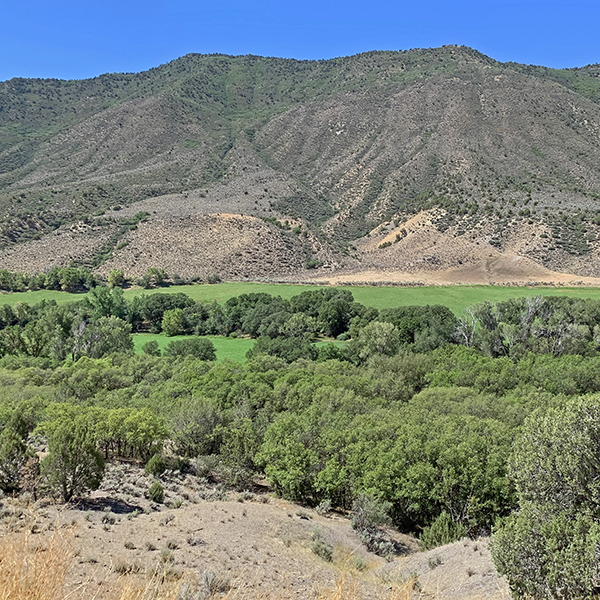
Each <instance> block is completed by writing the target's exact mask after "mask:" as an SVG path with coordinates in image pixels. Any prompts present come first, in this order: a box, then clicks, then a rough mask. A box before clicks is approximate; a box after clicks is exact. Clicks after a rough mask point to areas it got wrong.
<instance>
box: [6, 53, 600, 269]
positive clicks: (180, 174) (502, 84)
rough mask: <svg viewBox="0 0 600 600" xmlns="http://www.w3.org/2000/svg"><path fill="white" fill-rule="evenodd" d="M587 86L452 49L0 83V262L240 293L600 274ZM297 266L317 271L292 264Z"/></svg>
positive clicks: (589, 73)
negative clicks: (70, 267)
mask: <svg viewBox="0 0 600 600" xmlns="http://www.w3.org/2000/svg"><path fill="white" fill-rule="evenodd" d="M598 72H599V70H598V66H597V65H595V66H588V67H584V68H581V69H567V70H554V69H548V68H544V67H533V66H526V65H519V64H515V63H499V62H497V61H494V60H493V59H491V58H488V57H486V56H484V55H482V54H480V53H478V52H476V51H474V50H471V49H469V48H465V47H455V46H446V47H442V48H436V49H424V50H423V49H422V50H410V51H405V52H370V53H366V54H361V55H356V56H352V57H345V58H339V59H333V60H327V61H297V60H291V59H277V58H263V57H256V56H237V57H233V56H222V55H187V56H184V57H182V58H180V59H178V60H175V61H173V62H171V63H168V64H166V65H162V66H160V67H157V68H155V69H151V70H150V71H147V72H143V73H138V74H112V75H102V76H100V77H97V78H95V79H90V80H81V81H59V80H25V79H12V80H10V81H6V82H0V246H1V250H0V260H2V262H3V263H4V264H5V265H6V266H7V268H11V269H24V270H39V269H44V268H47V267H48V266H50V265H51V264H57V263H58V264H69V263H74V264H86V265H89V266H92V267H94V268H100V269H101V270H103V271H107V270H109V269H110V268H114V267H120V268H124V269H125V270H126V271H127V272H128V273H130V274H131V275H139V274H141V273H143V272H144V271H145V270H146V269H147V268H148V267H149V266H161V267H165V268H166V269H167V270H168V271H169V272H171V273H178V274H181V275H186V276H200V277H204V276H206V274H207V273H211V272H215V271H220V273H221V274H222V276H223V277H226V278H250V279H260V278H271V279H276V278H289V279H302V278H306V277H307V276H309V275H310V276H313V277H314V276H316V277H320V278H325V279H332V277H338V276H341V277H346V278H355V279H359V280H360V279H361V278H363V279H364V278H365V277H367V276H366V275H365V273H366V272H369V275H368V279H371V280H374V279H377V275H378V274H379V275H380V277H379V279H390V278H392V279H402V274H405V275H406V278H408V279H411V278H412V279H419V280H427V279H431V278H433V279H436V278H437V279H438V280H440V279H444V277H447V278H449V279H450V280H461V278H462V277H463V275H461V273H463V272H465V273H466V274H465V275H464V277H466V278H467V280H470V279H473V275H472V273H479V275H477V281H504V280H506V281H514V280H518V281H529V280H535V281H558V280H561V281H562V280H568V281H571V280H580V279H581V278H582V277H600V261H598V260H596V259H597V258H600V243H599V241H598V240H599V239H600V170H599V169H598V164H600V77H599V76H598ZM142 212H145V213H148V214H147V215H146V220H145V221H144V222H143V223H140V224H137V223H131V222H129V221H128V220H131V218H132V217H133V216H134V215H136V214H139V213H142ZM261 219H262V220H261ZM415 219H416V221H417V222H419V223H423V225H422V226H419V227H420V229H419V228H417V229H415V227H413V225H414V223H415ZM285 221H287V222H288V224H287V225H286V224H285ZM424 223H427V226H425V225H424ZM234 224H235V225H234ZM232 228H233V229H235V231H237V232H238V233H237V234H236V235H234V234H233V229H232ZM211 232H213V233H211ZM221 232H225V233H223V236H224V237H221ZM227 232H229V233H227ZM215 233H216V235H215ZM232 236H233V237H232ZM381 246H383V247H381ZM265 247H266V248H269V249H270V253H269V254H268V255H267V259H266V260H264V257H263V249H264V248H265ZM194 248H196V249H199V248H202V250H201V251H200V250H198V251H196V250H194ZM309 258H315V259H317V260H319V261H320V262H321V263H322V264H323V267H322V268H321V269H318V270H316V271H310V272H309V271H306V269H305V268H304V264H305V262H306V260H307V259H309ZM515 261H516V263H518V265H519V266H518V268H516V270H515V269H514V268H513V267H511V266H510V265H514V264H515ZM495 265H496V266H495ZM498 265H499V266H498ZM506 265H509V267H507V266H506ZM469 273H471V275H469ZM456 274H458V275H456ZM564 274H572V275H573V277H574V279H573V277H571V278H569V276H568V275H564ZM469 278H470V279H469Z"/></svg>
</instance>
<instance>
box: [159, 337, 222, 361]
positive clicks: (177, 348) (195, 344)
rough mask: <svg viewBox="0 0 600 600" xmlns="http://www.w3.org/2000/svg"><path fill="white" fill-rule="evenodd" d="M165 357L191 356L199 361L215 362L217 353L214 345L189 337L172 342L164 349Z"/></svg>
mask: <svg viewBox="0 0 600 600" xmlns="http://www.w3.org/2000/svg"><path fill="white" fill-rule="evenodd" d="M165 355H166V356H174V357H177V356H193V357H194V358H198V359H200V360H215V359H216V358H217V353H216V350H215V345H214V344H213V343H212V342H211V341H210V340H209V339H208V338H202V337H190V338H187V339H183V340H173V341H171V342H169V344H168V345H167V347H166V348H165Z"/></svg>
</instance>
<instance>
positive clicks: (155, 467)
mask: <svg viewBox="0 0 600 600" xmlns="http://www.w3.org/2000/svg"><path fill="white" fill-rule="evenodd" d="M166 468H167V465H166V463H165V459H164V458H163V457H162V456H161V455H160V454H155V455H154V456H153V457H152V458H151V459H150V460H149V461H148V462H147V463H146V467H145V468H144V471H145V472H146V475H154V476H155V477H158V476H159V475H162V474H163V473H164V472H165V470H166Z"/></svg>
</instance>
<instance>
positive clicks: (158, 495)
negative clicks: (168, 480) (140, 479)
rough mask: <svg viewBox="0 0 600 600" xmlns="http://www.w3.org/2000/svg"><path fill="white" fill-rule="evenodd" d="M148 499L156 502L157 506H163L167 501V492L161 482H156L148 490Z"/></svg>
mask: <svg viewBox="0 0 600 600" xmlns="http://www.w3.org/2000/svg"><path fill="white" fill-rule="evenodd" d="M148 498H149V499H150V500H151V501H152V502H156V503H157V504H162V503H163V502H164V500H165V490H164V488H163V486H162V484H161V483H160V482H159V481H155V482H154V483H153V484H152V485H151V486H150V487H149V488H148Z"/></svg>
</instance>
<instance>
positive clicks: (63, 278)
mask: <svg viewBox="0 0 600 600" xmlns="http://www.w3.org/2000/svg"><path fill="white" fill-rule="evenodd" d="M96 285H98V280H97V277H96V275H94V274H93V273H91V272H90V271H88V270H87V269H85V268H83V267H79V268H72V267H53V268H52V269H50V270H49V271H48V272H47V273H37V274H33V275H31V274H29V273H12V272H10V271H8V270H6V269H0V290H3V291H6V292H24V291H27V290H42V289H46V290H59V291H62V292H87V291H88V290H90V289H92V288H93V287H94V286H96Z"/></svg>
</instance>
